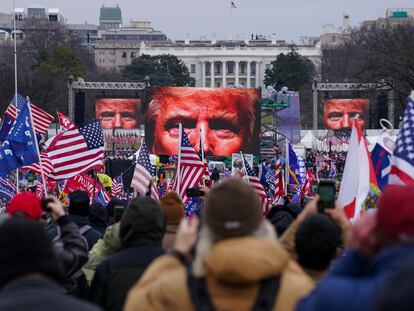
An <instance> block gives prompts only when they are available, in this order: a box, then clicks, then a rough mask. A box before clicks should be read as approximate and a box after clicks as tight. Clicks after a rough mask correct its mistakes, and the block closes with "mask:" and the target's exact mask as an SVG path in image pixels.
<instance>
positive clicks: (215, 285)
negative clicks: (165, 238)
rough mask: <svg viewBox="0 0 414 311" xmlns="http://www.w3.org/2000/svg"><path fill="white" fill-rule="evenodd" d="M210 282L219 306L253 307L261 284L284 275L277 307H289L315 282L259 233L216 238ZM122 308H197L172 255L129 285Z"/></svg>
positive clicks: (209, 267)
mask: <svg viewBox="0 0 414 311" xmlns="http://www.w3.org/2000/svg"><path fill="white" fill-rule="evenodd" d="M204 263H205V267H206V269H207V273H206V285H207V288H208V292H209V295H210V297H211V300H212V302H213V304H214V305H215V306H216V309H217V310H238V311H244V310H251V308H252V306H253V303H254V302H255V299H256V296H257V294H258V291H259V287H260V285H261V281H262V280H264V279H267V278H272V277H275V276H280V277H281V278H280V287H279V291H278V294H277V297H276V302H275V305H274V308H273V310H276V311H291V310H293V309H294V307H295V305H296V303H297V302H298V301H299V299H300V298H302V297H304V296H305V295H307V294H308V293H309V292H310V291H311V290H312V288H313V283H312V280H311V279H310V278H309V277H308V276H307V275H306V274H305V273H304V272H303V271H302V269H301V268H300V267H299V266H298V265H297V264H296V263H294V262H293V261H291V260H289V256H288V255H287V253H286V252H285V251H284V250H283V249H282V248H281V247H280V246H279V245H278V244H277V243H275V242H272V241H267V240H263V239H259V238H256V237H242V238H232V239H226V240H223V241H220V242H217V243H216V244H215V245H213V247H212V249H211V252H210V254H209V255H208V256H207V257H206V259H205V262H204ZM124 310H126V311H135V310H157V311H158V310H194V308H193V304H192V301H191V300H190V293H189V290H188V285H187V270H186V267H185V266H184V265H183V264H182V263H181V262H180V261H179V260H178V259H177V258H176V257H174V256H171V255H165V256H162V257H160V258H158V259H157V260H156V261H154V263H153V264H152V265H151V266H150V267H149V268H148V270H147V271H146V272H145V274H144V275H143V276H142V277H141V279H140V281H139V282H138V283H137V284H136V285H135V286H134V287H133V288H132V289H131V291H130V292H129V294H128V298H127V301H126V303H125V307H124Z"/></svg>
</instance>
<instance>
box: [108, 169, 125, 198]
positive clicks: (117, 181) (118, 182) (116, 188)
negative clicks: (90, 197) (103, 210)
mask: <svg viewBox="0 0 414 311" xmlns="http://www.w3.org/2000/svg"><path fill="white" fill-rule="evenodd" d="M123 191H124V183H123V181H122V174H121V175H119V176H118V177H115V178H114V179H113V180H112V189H111V194H112V196H114V197H115V196H118V195H120V194H121V193H122V192H123Z"/></svg>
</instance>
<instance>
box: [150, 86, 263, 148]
mask: <svg viewBox="0 0 414 311" xmlns="http://www.w3.org/2000/svg"><path fill="white" fill-rule="evenodd" d="M179 123H181V124H182V126H183V128H184V130H185V132H186V134H187V135H188V137H189V139H190V142H191V144H192V145H193V146H194V148H195V149H196V150H197V151H199V149H200V135H202V138H203V139H202V141H203V146H204V153H205V155H207V156H209V155H214V156H231V155H232V154H233V153H235V152H239V151H243V152H245V153H253V154H257V153H258V151H259V144H260V139H259V134H260V90H257V89H225V88H221V89H214V88H191V87H160V88H154V89H152V91H151V95H150V102H149V104H148V107H147V109H146V123H145V133H146V141H147V144H148V146H149V148H150V150H151V152H152V153H154V154H158V155H160V154H166V155H167V154H168V155H172V154H177V152H178V140H179V130H178V127H179Z"/></svg>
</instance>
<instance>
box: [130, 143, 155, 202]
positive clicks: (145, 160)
mask: <svg viewBox="0 0 414 311" xmlns="http://www.w3.org/2000/svg"><path fill="white" fill-rule="evenodd" d="M154 175H155V168H154V166H152V165H151V162H150V157H149V153H148V149H147V146H146V145H145V142H144V141H143V142H142V145H141V148H140V149H139V156H138V160H137V164H136V165H135V170H134V176H133V177H132V181H131V187H132V188H134V189H135V190H136V191H137V192H138V193H139V194H140V195H142V196H145V195H146V194H147V193H148V191H149V190H150V188H151V197H152V198H153V199H154V200H159V196H158V190H157V187H156V186H155V185H154V183H153V181H152V177H153V176H154Z"/></svg>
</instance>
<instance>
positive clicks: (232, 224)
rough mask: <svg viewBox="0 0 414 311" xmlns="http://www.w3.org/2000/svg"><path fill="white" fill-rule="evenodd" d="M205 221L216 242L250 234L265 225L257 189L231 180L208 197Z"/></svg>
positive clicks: (220, 184)
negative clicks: (262, 224) (262, 223)
mask: <svg viewBox="0 0 414 311" xmlns="http://www.w3.org/2000/svg"><path fill="white" fill-rule="evenodd" d="M202 219H203V221H204V222H205V224H206V225H207V226H208V227H209V229H210V230H211V233H212V234H213V236H214V239H215V240H222V239H226V238H232V237H241V236H248V235H251V234H252V233H253V232H254V231H255V230H256V229H257V228H258V227H259V225H260V224H261V222H262V207H261V204H260V200H259V197H258V195H257V193H256V192H255V191H254V189H253V188H252V187H251V186H250V185H249V184H247V183H246V182H244V181H242V180H240V179H238V178H230V179H227V180H225V181H223V182H221V183H219V184H218V185H217V186H216V187H214V188H213V189H212V190H211V191H210V193H209V194H208V196H207V198H206V201H205V206H204V208H203V213H202Z"/></svg>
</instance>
